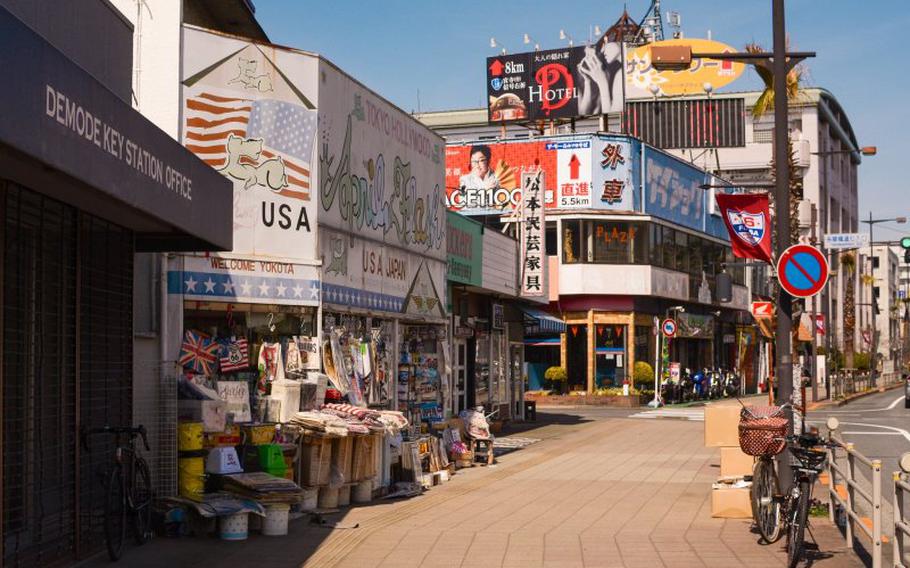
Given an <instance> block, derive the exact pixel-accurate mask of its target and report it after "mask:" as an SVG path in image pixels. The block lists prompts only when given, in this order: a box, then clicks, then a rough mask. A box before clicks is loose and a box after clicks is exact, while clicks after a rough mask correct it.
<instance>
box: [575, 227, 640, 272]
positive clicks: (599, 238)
mask: <svg viewBox="0 0 910 568" xmlns="http://www.w3.org/2000/svg"><path fill="white" fill-rule="evenodd" d="M587 224H588V231H589V232H590V234H591V236H592V240H593V247H592V248H593V259H592V262H595V263H604V264H630V263H631V262H632V242H633V241H634V239H635V238H636V233H637V232H638V227H637V226H636V225H635V224H634V223H615V222H609V221H608V222H602V221H588V222H587Z"/></svg>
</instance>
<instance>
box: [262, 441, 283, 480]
mask: <svg viewBox="0 0 910 568" xmlns="http://www.w3.org/2000/svg"><path fill="white" fill-rule="evenodd" d="M257 448H259V465H260V466H261V467H262V470H263V471H265V472H267V473H269V474H271V475H274V476H275V477H284V474H285V472H287V464H286V463H285V462H284V454H283V453H282V452H281V446H279V445H278V444H262V445H261V446H257Z"/></svg>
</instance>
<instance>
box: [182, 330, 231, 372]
mask: <svg viewBox="0 0 910 568" xmlns="http://www.w3.org/2000/svg"><path fill="white" fill-rule="evenodd" d="M220 348H221V347H220V346H219V345H218V344H217V343H216V342H215V341H214V340H212V338H211V337H209V336H207V335H205V334H203V333H201V332H198V331H195V330H192V329H188V330H187V331H186V333H185V334H184V337H183V345H181V346H180V359H179V360H178V362H179V363H180V364H181V365H182V366H183V367H185V368H187V369H191V370H193V371H195V372H197V373H200V374H203V375H206V376H209V375H211V374H212V373H213V372H214V371H215V366H216V365H217V364H218V350H219V349H220Z"/></svg>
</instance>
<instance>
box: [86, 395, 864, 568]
mask: <svg viewBox="0 0 910 568" xmlns="http://www.w3.org/2000/svg"><path fill="white" fill-rule="evenodd" d="M629 413H630V411H628V410H626V411H620V410H601V409H595V410H586V409H583V410H576V409H572V408H570V409H558V410H554V409H547V410H544V411H541V412H540V413H539V415H538V420H539V422H538V423H536V424H533V425H528V426H529V427H528V428H527V429H525V428H522V430H521V431H518V432H514V433H510V434H511V435H512V436H521V437H526V438H533V439H538V440H540V441H539V442H537V443H535V444H532V445H530V446H528V447H526V448H524V449H522V450H519V451H515V452H512V453H510V454H507V455H505V456H503V457H501V458H500V459H499V460H498V463H497V465H495V466H494V467H486V468H473V469H468V470H462V471H461V472H459V473H458V474H457V475H456V476H455V477H454V478H453V480H452V481H451V482H449V483H447V484H445V485H443V486H440V487H434V488H433V489H432V490H430V491H429V492H427V493H425V494H424V495H422V496H419V497H416V498H413V499H409V500H402V501H392V502H389V501H378V502H374V503H373V504H371V505H368V506H362V507H354V508H350V509H347V510H344V509H343V510H342V512H341V513H340V514H339V515H331V516H329V517H328V518H329V520H330V521H337V522H338V523H339V527H340V528H336V529H335V530H330V529H329V528H324V527H320V526H316V525H313V524H308V523H307V522H305V520H297V521H294V522H292V523H291V527H290V537H289V538H287V539H279V540H274V539H270V538H269V537H262V536H251V538H250V540H248V541H246V542H245V543H231V542H224V541H221V540H218V539H216V538H214V537H208V538H178V539H156V540H155V541H154V542H152V543H150V544H148V545H146V546H145V547H143V548H130V549H128V550H127V552H126V555H125V557H124V560H125V562H126V565H128V566H132V567H136V568H145V567H153V566H154V567H158V566H170V567H172V568H180V567H183V566H194V565H197V563H199V562H205V563H206V564H209V565H226V564H225V563H227V564H230V565H232V566H238V567H240V566H253V565H255V566H257V568H277V567H288V568H291V567H294V568H296V567H297V566H305V567H307V568H312V567H319V568H328V567H339V568H340V567H356V568H371V567H396V568H398V567H405V566H415V567H416V566H426V567H430V566H483V567H487V566H501V567H519V566H520V567H522V568H526V567H535V566H540V567H544V566H546V567H553V568H555V567H607V566H609V567H615V568H621V567H628V568H633V567H634V568H638V567H642V566H653V567H661V566H668V567H671V566H672V567H673V568H681V567H718V568H720V567H723V568H730V567H742V568H745V567H752V566H755V567H759V566H761V567H765V566H782V565H784V563H785V560H786V554H785V553H784V552H783V548H782V543H777V544H775V545H771V546H762V545H760V544H758V537H757V535H756V534H754V533H753V532H752V531H751V529H750V525H751V522H750V520H732V519H726V520H725V519H713V518H711V513H710V511H711V491H710V488H711V484H712V482H713V481H714V479H715V478H716V477H717V467H718V463H719V460H718V452H717V451H716V450H715V449H713V448H705V447H704V446H703V431H702V428H703V425H702V423H700V422H697V421H688V420H638V419H636V420H632V419H627V418H623V417H622V416H623V415H624V414H626V415H627V414H629ZM355 525H356V526H357V528H352V527H354V526H355ZM341 527H347V528H341ZM812 530H813V535H814V536H815V538H816V539H817V540H818V542H819V546H820V550H819V551H818V552H810V553H809V555H810V559H812V561H813V566H817V567H822V568H825V567H854V566H862V564H861V562H860V561H859V560H858V559H857V558H856V557H855V556H853V555H852V554H851V553H848V552H847V551H845V550H844V548H843V539H842V538H841V537H840V535H839V533H838V532H837V530H836V529H835V528H834V527H832V526H831V525H830V524H828V522H827V520H826V519H824V518H818V519H813V520H812ZM102 565H107V560H106V559H99V560H96V561H94V562H90V563H87V564H85V565H84V566H86V567H89V566H90V567H94V566H102Z"/></svg>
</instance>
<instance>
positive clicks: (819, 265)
mask: <svg viewBox="0 0 910 568" xmlns="http://www.w3.org/2000/svg"><path fill="white" fill-rule="evenodd" d="M777 280H778V281H779V282H780V285H781V288H783V289H784V291H786V292H787V293H788V294H790V295H791V296H796V297H797V298H808V297H810V296H814V295H815V294H818V293H819V292H820V291H821V290H822V288H824V287H825V284H826V283H827V282H828V260H827V259H826V258H825V255H824V254H822V252H821V251H820V250H818V249H817V248H815V247H813V246H809V245H793V246H792V247H790V248H788V249H787V250H785V251H784V252H783V254H781V255H780V258H779V259H777Z"/></svg>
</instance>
